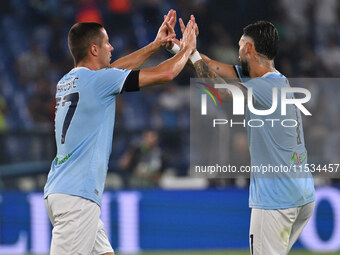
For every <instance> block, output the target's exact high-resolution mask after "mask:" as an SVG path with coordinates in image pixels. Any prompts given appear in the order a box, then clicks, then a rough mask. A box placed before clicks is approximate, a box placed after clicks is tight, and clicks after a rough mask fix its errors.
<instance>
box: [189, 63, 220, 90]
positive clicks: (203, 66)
mask: <svg viewBox="0 0 340 255" xmlns="http://www.w3.org/2000/svg"><path fill="white" fill-rule="evenodd" d="M194 67H195V70H196V72H197V74H198V76H199V77H200V78H201V79H202V80H203V81H204V82H207V83H209V84H213V83H226V82H225V81H224V80H223V79H222V78H221V77H219V76H218V75H217V74H216V73H215V72H214V71H213V70H212V69H211V68H209V66H208V65H207V63H205V62H204V61H203V59H201V60H199V61H197V62H196V63H195V64H194Z"/></svg>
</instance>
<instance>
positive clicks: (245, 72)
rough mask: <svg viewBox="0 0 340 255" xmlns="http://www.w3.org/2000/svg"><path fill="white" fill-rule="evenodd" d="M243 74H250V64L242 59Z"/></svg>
mask: <svg viewBox="0 0 340 255" xmlns="http://www.w3.org/2000/svg"><path fill="white" fill-rule="evenodd" d="M241 67H242V74H243V75H244V76H248V77H249V76H250V70H249V64H248V62H247V61H244V60H241Z"/></svg>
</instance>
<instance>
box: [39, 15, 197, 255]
mask: <svg viewBox="0 0 340 255" xmlns="http://www.w3.org/2000/svg"><path fill="white" fill-rule="evenodd" d="M172 13H173V12H172V10H171V11H170V12H169V14H168V16H166V17H165V20H164V22H163V24H162V25H161V27H160V29H159V31H158V34H157V36H156V39H155V40H154V42H152V43H151V44H149V45H148V46H146V47H144V48H142V49H140V50H138V51H136V52H134V53H132V54H130V55H128V56H126V57H124V58H121V59H119V60H117V61H116V62H114V63H113V64H110V61H111V51H112V50H113V47H112V46H111V44H110V43H109V38H108V35H107V33H106V31H105V29H104V28H103V26H102V25H100V24H98V23H78V24H75V25H74V26H73V27H72V28H71V30H70V31H69V36H68V43H69V49H70V51H71V54H72V56H73V59H74V63H75V68H73V69H72V70H71V71H70V72H69V73H67V74H66V75H65V76H64V77H63V78H62V79H61V80H60V81H59V82H58V85H57V93H56V117H55V139H56V144H57V156H56V157H55V159H54V161H53V162H52V166H51V170H50V172H49V175H48V180H47V183H46V185H45V189H44V198H45V205H46V208H47V212H48V215H49V218H50V220H51V222H52V225H53V231H52V242H51V250H50V254H51V255H61V254H62V255H73V254H82V255H88V254H93V255H99V254H105V255H113V254H114V253H113V249H112V247H111V245H110V243H109V240H108V237H107V235H106V232H105V230H104V226H103V222H102V221H101V220H100V218H99V216H100V206H101V198H102V194H103V190H104V183H105V179H106V173H107V168H108V160H109V156H110V153H111V147H112V136H113V127H114V120H115V102H116V96H117V95H119V94H120V93H123V92H129V91H138V90H139V89H140V88H142V87H146V86H149V85H153V84H159V83H166V82H168V81H170V80H172V79H174V78H175V77H176V76H177V75H178V73H179V72H180V71H181V70H182V69H183V67H184V66H185V64H186V62H187V61H188V58H189V57H190V54H191V53H192V52H193V50H194V49H195V48H196V36H195V31H194V24H193V22H192V21H190V22H188V25H187V27H186V29H185V34H184V36H183V41H182V44H181V50H180V52H179V53H178V54H176V55H175V56H174V57H172V58H171V59H169V60H167V61H164V62H162V63H161V64H159V65H158V66H156V67H153V68H146V69H142V70H137V69H138V68H139V67H140V66H141V65H142V64H143V63H144V61H145V60H146V59H147V58H149V57H150V56H151V55H152V54H153V53H154V52H156V51H157V50H158V49H159V48H160V46H163V45H164V44H165V43H166V42H167V41H168V40H169V39H171V37H173V36H174V32H173V30H172V29H171V27H170V25H169V22H170V23H171V22H172V21H171V16H173V15H172ZM169 29H170V30H171V31H170V30H169ZM114 67H120V68H126V69H119V68H114ZM132 70H133V71H132Z"/></svg>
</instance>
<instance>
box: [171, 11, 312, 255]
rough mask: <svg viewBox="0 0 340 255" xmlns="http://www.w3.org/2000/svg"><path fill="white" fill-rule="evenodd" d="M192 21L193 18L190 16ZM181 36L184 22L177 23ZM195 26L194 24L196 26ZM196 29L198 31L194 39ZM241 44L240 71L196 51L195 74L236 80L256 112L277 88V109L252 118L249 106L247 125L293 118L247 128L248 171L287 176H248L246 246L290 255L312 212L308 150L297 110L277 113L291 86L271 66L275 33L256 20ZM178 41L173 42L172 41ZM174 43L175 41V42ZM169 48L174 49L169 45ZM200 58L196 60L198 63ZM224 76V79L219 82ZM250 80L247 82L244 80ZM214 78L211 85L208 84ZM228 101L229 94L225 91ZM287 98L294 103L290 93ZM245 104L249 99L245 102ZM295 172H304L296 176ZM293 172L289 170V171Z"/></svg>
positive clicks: (264, 254)
mask: <svg viewBox="0 0 340 255" xmlns="http://www.w3.org/2000/svg"><path fill="white" fill-rule="evenodd" d="M191 20H192V21H193V22H195V18H194V17H193V16H191ZM180 23H181V28H182V31H184V24H183V21H182V20H181V19H180ZM195 26H196V24H195ZM197 32H198V30H196V35H197V34H198V33H197ZM243 32H244V33H243V36H242V37H241V39H240V41H239V59H240V62H241V66H231V65H227V64H223V63H220V62H218V61H215V60H212V59H210V58H208V57H207V56H205V55H203V54H199V53H198V52H197V51H196V52H195V53H194V54H196V55H199V56H197V58H196V62H195V63H194V67H195V69H196V72H197V74H198V75H199V76H200V77H201V78H202V79H203V80H204V81H207V78H209V79H210V82H211V83H219V84H220V83H222V84H223V83H225V81H224V80H223V79H222V78H238V79H239V81H241V82H240V83H238V84H234V86H237V87H238V89H240V90H241V91H242V92H243V94H244V96H245V97H247V89H249V88H251V89H252V92H253V94H252V95H253V98H252V102H253V105H254V108H255V109H258V110H267V109H270V108H271V106H272V104H273V100H272V93H273V92H272V89H273V88H277V90H278V91H279V92H278V98H279V99H278V108H277V110H275V111H274V112H272V113H271V114H270V115H267V116H261V115H257V114H254V113H252V112H251V111H249V108H248V107H247V110H246V116H245V117H246V122H247V123H248V121H249V120H254V119H260V120H264V119H266V118H267V119H275V120H276V121H278V122H276V123H280V122H281V121H282V120H283V119H293V120H295V123H297V126H296V127H293V128H292V127H284V126H280V125H275V126H274V125H273V122H265V121H264V125H263V126H262V127H250V126H248V125H247V132H248V143H249V151H250V157H251V166H252V167H253V166H256V167H261V166H263V165H265V166H271V167H279V168H280V167H286V169H291V170H292V169H293V170H292V171H290V172H284V171H279V172H274V173H264V172H252V173H251V176H250V197H249V206H250V207H251V208H252V213H251V222H250V233H249V244H250V251H251V254H254V255H283V254H288V253H289V251H290V249H291V247H292V246H293V244H294V243H295V241H296V240H297V239H298V237H299V236H300V234H301V232H302V230H303V228H304V227H305V225H306V224H307V222H308V220H309V218H310V217H311V215H312V213H313V210H314V203H315V202H314V201H315V194H314V193H315V191H314V183H313V177H312V175H311V173H310V172H309V171H308V167H307V165H306V164H307V151H306V148H305V143H304V136H303V128H302V120H301V113H300V110H299V109H298V108H297V107H295V106H294V105H288V106H287V115H285V116H283V115H282V114H281V111H280V110H281V109H280V105H281V104H280V103H281V90H282V89H283V88H289V87H290V85H289V82H288V80H287V79H286V77H284V76H283V75H282V74H281V73H279V72H278V71H277V70H276V69H275V67H274V58H275V56H276V53H277V50H278V43H279V37H278V32H277V29H276V28H275V27H274V25H273V24H271V23H270V22H265V21H259V22H256V23H254V24H250V25H248V26H247V27H245V28H244V29H243ZM173 41H175V42H176V40H173ZM177 42H178V41H177ZM168 47H169V48H170V49H171V47H173V45H169V46H168ZM197 59H199V60H197ZM221 77H222V78H221ZM246 78H248V79H246ZM212 79H213V80H212ZM228 93H229V94H228V95H227V97H228V96H229V98H230V99H232V93H231V92H229V91H228ZM287 97H289V98H290V99H293V98H294V95H293V94H292V93H287ZM245 102H247V100H246V101H245ZM294 166H295V167H297V168H295V169H303V171H302V173H301V172H300V171H297V172H294ZM292 167H293V168H292Z"/></svg>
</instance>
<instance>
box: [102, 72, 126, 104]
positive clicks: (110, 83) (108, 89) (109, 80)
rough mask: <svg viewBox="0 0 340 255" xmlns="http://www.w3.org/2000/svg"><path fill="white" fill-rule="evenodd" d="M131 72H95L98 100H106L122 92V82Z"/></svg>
mask: <svg viewBox="0 0 340 255" xmlns="http://www.w3.org/2000/svg"><path fill="white" fill-rule="evenodd" d="M130 72H131V70H126V69H119V68H104V69H101V70H98V71H96V75H97V79H96V85H95V86H96V90H97V92H98V95H99V97H100V98H107V97H110V96H114V95H117V94H119V93H121V92H122V89H123V87H124V82H125V80H126V78H127V76H128V75H129V73H130Z"/></svg>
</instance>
